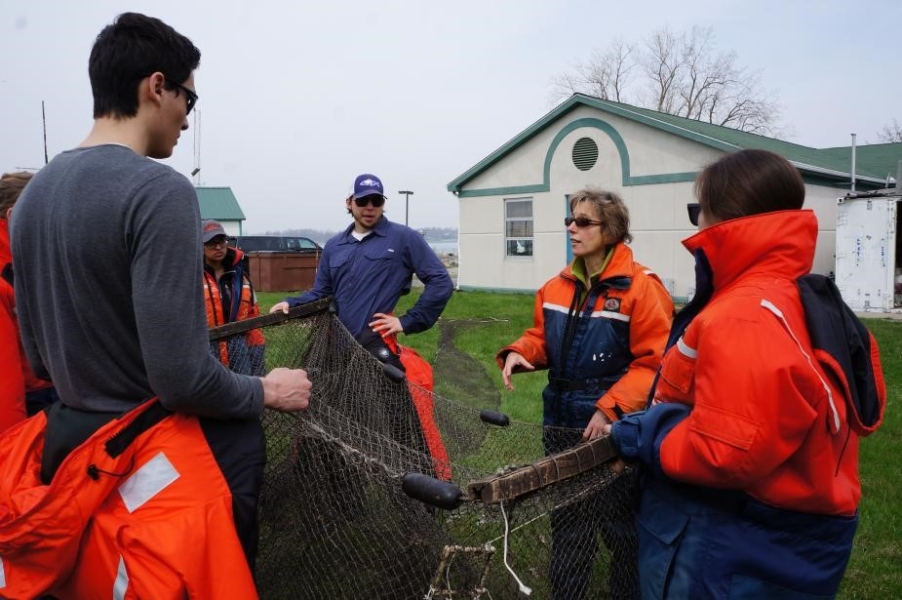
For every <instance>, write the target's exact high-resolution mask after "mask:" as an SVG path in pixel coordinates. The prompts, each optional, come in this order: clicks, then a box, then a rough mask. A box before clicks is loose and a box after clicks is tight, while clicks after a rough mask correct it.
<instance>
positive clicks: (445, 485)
mask: <svg viewBox="0 0 902 600" xmlns="http://www.w3.org/2000/svg"><path fill="white" fill-rule="evenodd" d="M248 327H259V328H260V329H259V330H258V331H262V332H263V335H264V337H265V341H266V344H265V352H250V353H247V354H248V359H247V362H249V363H250V364H249V365H248V364H246V365H245V367H244V368H248V369H251V370H254V371H255V372H261V371H263V370H265V371H269V370H271V369H272V368H274V367H291V368H303V369H305V370H306V371H307V373H308V376H309V378H310V380H311V382H312V383H313V391H312V397H311V399H310V406H309V408H308V410H306V411H305V412H303V413H300V414H286V413H278V412H274V411H266V413H265V414H264V417H263V420H264V427H265V430H266V437H267V446H268V448H267V450H268V458H267V467H266V477H265V482H264V487H263V490H262V493H261V497H260V513H259V515H260V548H259V554H258V559H257V565H256V578H257V585H258V588H259V592H260V596H261V597H262V598H286V599H287V598H292V599H297V598H311V599H312V598H317V599H318V598H386V599H387V598H391V599H398V598H492V599H501V598H518V597H525V596H524V594H525V593H526V589H527V588H529V589H531V591H532V596H533V597H536V598H558V599H570V598H634V597H638V588H637V584H638V578H637V573H636V562H637V561H636V551H637V539H636V532H635V527H634V524H633V520H632V516H631V512H630V507H631V503H632V502H633V497H634V492H635V487H636V485H635V473H633V472H631V471H630V470H627V471H626V472H624V473H623V474H620V475H617V474H614V473H612V472H611V471H610V470H609V469H608V468H607V466H606V465H604V464H602V465H600V466H597V467H594V468H585V467H586V461H585V460H584V456H576V457H575V458H573V457H571V459H570V461H569V463H567V462H566V461H564V460H560V461H558V457H560V456H562V455H561V454H559V453H564V454H566V453H567V452H568V451H570V450H572V449H573V448H574V447H578V446H577V445H578V444H579V443H580V440H581V431H580V430H570V429H559V428H551V427H542V426H541V425H538V424H531V423H524V422H516V421H509V423H508V424H507V425H506V426H499V425H495V424H491V423H488V422H486V421H484V420H483V419H482V418H481V416H480V415H481V411H480V410H479V409H477V408H475V407H473V406H469V405H467V404H464V403H461V402H457V401H454V400H451V399H449V398H445V397H443V396H442V395H440V394H433V393H431V392H430V391H428V390H426V389H424V388H421V387H419V386H416V385H414V384H412V383H409V382H408V381H406V380H405V379H400V380H399V379H398V378H397V376H396V375H397V373H395V372H393V371H391V369H390V368H388V369H387V368H386V367H384V366H383V364H382V363H381V362H380V361H379V360H377V359H376V358H375V357H374V356H373V355H372V354H370V353H369V352H367V351H366V350H365V349H363V348H362V347H361V346H360V345H358V344H357V342H356V341H355V340H354V339H353V338H352V337H351V336H350V334H349V333H348V332H347V330H346V329H345V328H344V326H343V325H342V324H341V323H340V321H339V320H338V319H337V318H336V317H335V315H334V314H333V313H332V312H331V311H330V310H329V308H328V302H326V301H320V302H317V303H314V304H311V305H305V306H301V307H297V308H295V309H292V311H291V314H290V315H288V316H283V315H267V316H264V317H258V318H256V319H253V320H250V321H242V322H239V323H233V324H230V325H227V326H225V327H221V328H218V329H216V330H214V331H213V332H211V347H217V348H218V347H219V346H218V344H219V343H220V342H223V341H225V342H229V343H230V344H231V345H232V346H240V345H241V344H240V343H237V342H235V341H234V340H235V339H236V338H239V337H241V336H245V337H246V335H247V334H246V333H245V332H246V331H247V328H248ZM444 347H445V346H443V348H444ZM443 351H444V350H443ZM448 352H454V351H453V350H448ZM443 358H450V359H452V360H453V359H454V358H455V357H454V356H447V357H443ZM242 360H245V359H243V358H242ZM264 360H265V367H264V365H263V364H262V361H264ZM255 361H257V362H256V364H254V363H255ZM436 362H438V358H437V359H436ZM463 371H464V372H460V373H458V374H457V376H459V377H460V378H461V380H462V383H461V386H463V387H466V385H468V384H469V385H472V382H473V380H474V379H477V380H478V379H479V373H478V372H477V371H478V370H474V369H473V368H472V366H471V367H470V368H468V369H463ZM482 375H483V376H484V377H486V379H487V380H488V377H487V375H485V374H484V373H483V374H482ZM437 380H439V381H437V385H438V384H439V383H440V380H441V376H439V377H437ZM488 381H489V382H490V381H491V380H488ZM424 407H425V408H424ZM481 408H490V409H491V408H497V407H496V406H494V407H493V406H483V407H481ZM494 420H497V417H496V418H495V419H494ZM582 446H583V449H585V447H586V446H587V445H585V444H583V445H582ZM549 456H551V458H547V457H549ZM549 462H550V463H552V464H551V467H553V468H552V469H551V471H549V470H548V469H547V468H546V470H544V471H543V470H542V468H541V465H542V464H543V463H546V464H545V467H548V464H547V463H549ZM565 464H569V465H570V467H569V468H567V467H564V466H562V465H565ZM549 473H551V475H549ZM411 474H418V475H419V476H417V475H411ZM405 476H406V477H405ZM499 476H501V477H505V476H509V477H511V478H513V479H515V480H516V481H518V482H519V484H517V485H514V486H513V488H514V489H513V491H511V490H510V489H507V491H506V492H504V493H503V494H502V496H504V497H505V499H504V500H503V501H501V502H498V501H488V502H486V501H484V496H480V495H479V493H478V490H479V489H481V488H479V487H476V488H474V487H473V484H474V482H482V483H486V482H492V481H494V480H497V478H498V477H499ZM554 479H560V480H558V481H555V482H553V483H550V484H548V485H545V483H546V482H547V481H549V480H554ZM524 481H525V482H527V483H525V484H524V483H523V482H524ZM424 485H425V487H424ZM534 488H537V489H534ZM405 489H407V491H408V492H411V493H412V494H413V495H414V496H415V497H417V498H420V499H423V498H425V499H427V500H429V501H428V502H424V501H421V500H420V499H415V498H414V497H411V495H408V493H405ZM456 494H459V495H461V496H460V497H456V496H455V495H456ZM505 494H506V495H505ZM449 498H451V500H453V501H452V502H450V503H448V500H449ZM455 498H456V500H455ZM461 498H462V499H461ZM430 499H431V500H430ZM436 505H438V506H441V507H443V508H439V507H437V506H436Z"/></svg>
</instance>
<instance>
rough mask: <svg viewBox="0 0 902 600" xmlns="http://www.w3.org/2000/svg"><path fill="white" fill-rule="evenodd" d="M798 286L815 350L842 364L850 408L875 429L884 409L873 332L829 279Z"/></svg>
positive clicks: (816, 278)
mask: <svg viewBox="0 0 902 600" xmlns="http://www.w3.org/2000/svg"><path fill="white" fill-rule="evenodd" d="M796 283H797V285H798V287H799V293H800V297H801V300H802V306H803V307H804V310H805V324H806V325H807V327H808V335H809V336H810V337H811V345H812V347H813V348H814V349H815V350H816V351H817V350H820V351H823V352H825V353H827V354H829V355H830V356H831V357H832V358H833V359H834V360H835V361H836V362H837V363H838V364H839V365H840V367H841V369H842V374H841V375H842V376H844V377H845V380H846V384H847V385H848V389H849V393H850V396H851V397H849V398H847V400H848V405H849V408H850V409H851V410H854V411H855V413H856V414H857V417H858V420H859V421H860V422H861V424H862V425H864V426H865V427H873V426H874V425H876V424H877V423H878V422H879V421H880V418H881V415H882V410H881V400H880V393H879V390H878V382H877V380H876V377H875V375H874V365H873V363H872V361H871V356H872V353H871V335H870V332H869V331H868V330H867V328H866V327H865V326H864V324H863V323H862V322H861V321H860V320H859V319H858V317H857V316H855V313H854V312H852V309H850V308H849V307H848V305H847V304H846V303H845V302H844V301H843V299H842V296H841V295H840V293H839V289H837V287H836V284H834V283H833V281H831V280H830V279H829V278H828V277H826V276H824V275H816V274H809V275H805V276H803V277H800V278H799V279H798V280H797V281H796ZM837 375H840V374H837Z"/></svg>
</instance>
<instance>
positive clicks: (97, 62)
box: [88, 13, 200, 119]
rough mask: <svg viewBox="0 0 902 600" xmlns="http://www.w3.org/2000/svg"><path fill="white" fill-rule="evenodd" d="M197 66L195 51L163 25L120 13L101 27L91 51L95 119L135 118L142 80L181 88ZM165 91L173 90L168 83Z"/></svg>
mask: <svg viewBox="0 0 902 600" xmlns="http://www.w3.org/2000/svg"><path fill="white" fill-rule="evenodd" d="M199 64H200V50H198V49H197V48H196V47H195V46H194V44H192V43H191V40H189V39H188V38H186V37H185V36H183V35H182V34H180V33H179V32H177V31H176V30H175V29H173V28H172V27H170V26H169V25H167V24H166V23H164V22H163V21H161V20H159V19H155V18H154V17H148V16H145V15H142V14H138V13H122V14H121V15H119V16H118V17H116V20H115V21H113V22H112V23H111V24H110V25H107V26H106V27H104V29H103V31H101V32H100V34H99V35H98V36H97V40H96V41H95V42H94V48H93V49H92V50H91V59H90V61H89V63H88V74H89V75H90V77H91V90H92V91H93V93H94V118H95V119H97V118H99V117H107V116H116V117H133V116H135V115H136V114H138V93H137V90H138V83H139V82H140V81H141V80H142V79H144V78H145V77H147V76H148V75H152V74H153V73H155V72H157V71H159V72H161V73H163V75H165V76H166V78H167V79H168V80H169V81H171V82H175V83H182V82H184V81H185V80H186V79H188V77H190V76H191V73H192V72H193V71H194V70H195V69H197V66H198V65H199ZM167 87H168V88H170V89H172V86H171V84H170V83H168V82H167ZM174 89H175V90H176V92H177V93H179V90H178V88H174Z"/></svg>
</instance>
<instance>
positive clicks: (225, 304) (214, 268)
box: [201, 219, 266, 375]
mask: <svg viewBox="0 0 902 600" xmlns="http://www.w3.org/2000/svg"><path fill="white" fill-rule="evenodd" d="M201 232H202V239H203V242H204V279H203V288H204V289H203V291H204V303H205V304H206V307H207V326H208V327H218V326H220V325H224V324H226V323H234V322H235V321H242V320H244V319H250V318H251V317H256V316H257V315H259V314H260V308H259V307H258V306H257V296H256V294H254V286H253V285H251V280H250V278H249V277H248V276H247V274H246V273H245V272H244V267H243V262H242V260H241V259H242V258H243V256H244V255H243V253H242V252H241V250H240V249H238V248H231V247H229V245H228V244H229V237H228V236H227V235H226V232H225V229H224V228H223V226H222V223H220V222H219V221H216V220H214V219H207V220H205V221H204V222H203V223H201ZM211 349H212V351H213V352H214V355H215V356H218V357H219V359H220V360H221V361H222V364H224V365H226V366H227V367H228V368H230V369H231V370H233V371H235V372H236V373H244V374H245V375H263V374H264V373H265V372H266V360H265V357H264V353H265V350H266V340H265V339H264V338H263V333H262V332H261V331H260V330H259V329H253V330H251V331H248V332H247V333H246V334H244V335H239V336H232V337H230V338H228V339H223V340H218V341H215V342H211Z"/></svg>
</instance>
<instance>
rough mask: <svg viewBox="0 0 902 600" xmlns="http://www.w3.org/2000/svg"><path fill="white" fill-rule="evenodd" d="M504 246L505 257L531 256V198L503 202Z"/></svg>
mask: <svg viewBox="0 0 902 600" xmlns="http://www.w3.org/2000/svg"><path fill="white" fill-rule="evenodd" d="M504 246H505V248H506V253H505V254H506V255H507V256H532V198H515V199H512V200H505V201H504Z"/></svg>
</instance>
